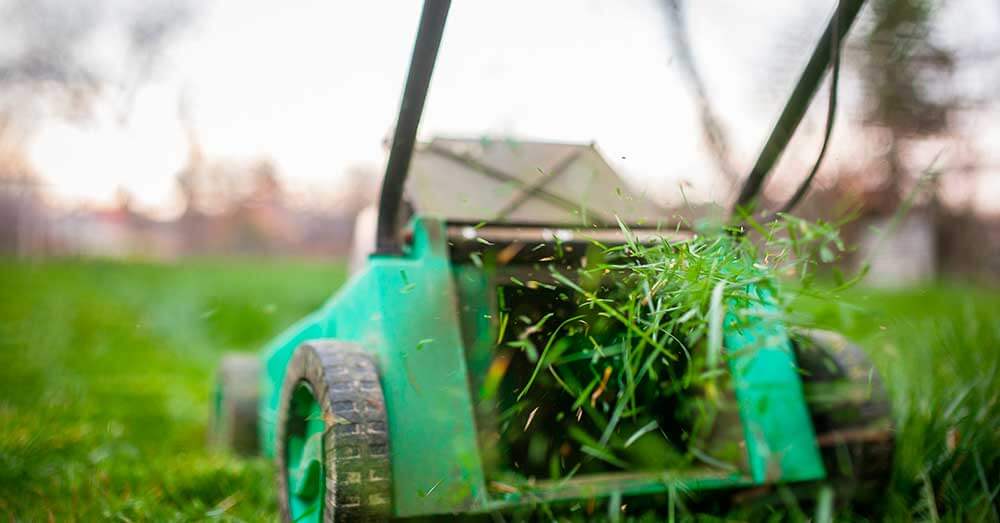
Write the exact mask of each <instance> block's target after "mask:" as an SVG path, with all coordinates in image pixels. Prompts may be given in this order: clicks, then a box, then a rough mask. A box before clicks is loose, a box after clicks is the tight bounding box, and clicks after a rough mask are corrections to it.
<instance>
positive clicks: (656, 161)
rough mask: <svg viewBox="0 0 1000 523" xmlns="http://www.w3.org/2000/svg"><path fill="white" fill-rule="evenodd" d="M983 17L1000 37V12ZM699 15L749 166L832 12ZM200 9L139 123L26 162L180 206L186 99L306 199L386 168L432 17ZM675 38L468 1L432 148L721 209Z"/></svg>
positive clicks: (143, 96) (641, 7)
mask: <svg viewBox="0 0 1000 523" xmlns="http://www.w3.org/2000/svg"><path fill="white" fill-rule="evenodd" d="M973 3H974V4H977V5H979V4H982V5H984V6H985V7H983V8H982V9H981V10H982V11H983V13H985V14H984V16H994V17H995V18H996V19H995V20H994V22H996V23H1000V8H998V9H994V7H996V6H993V5H992V4H990V3H989V2H978V1H977V2H973ZM690 4H692V7H691V8H690V9H689V11H688V16H689V27H690V32H691V35H692V44H693V47H694V50H695V55H696V59H697V61H698V63H699V65H700V67H701V68H702V70H703V74H704V76H705V79H706V81H707V83H708V84H709V89H710V95H711V96H712V98H713V100H714V103H715V104H716V109H717V110H718V111H719V112H720V113H722V114H724V115H725V117H724V123H725V124H726V126H727V127H728V131H729V136H730V137H731V139H732V140H733V141H734V146H735V149H736V156H737V159H738V161H739V162H740V164H741V166H746V165H748V164H749V163H750V162H751V161H752V158H753V155H754V154H755V153H756V152H757V148H758V147H759V146H760V144H761V143H762V141H763V139H764V138H765V135H766V133H767V131H768V129H769V127H770V125H771V124H772V122H773V120H774V118H775V116H776V115H777V112H778V111H779V110H780V107H781V104H782V103H783V100H784V97H785V96H786V93H787V92H788V91H789V90H790V89H791V86H792V84H793V82H794V81H795V79H796V77H797V74H798V72H799V70H800V68H801V66H802V65H803V64H804V62H805V60H806V59H807V56H808V53H809V50H810V47H811V45H812V43H813V42H814V41H815V39H816V38H817V37H818V35H819V32H820V31H821V30H822V27H823V25H824V24H825V22H826V19H827V17H828V16H829V15H830V13H831V12H832V9H833V5H834V2H833V0H812V1H807V2H804V1H802V0H766V1H759V2H745V1H742V2H738V1H724V0H699V1H697V2H690ZM199 5H201V7H199V12H198V16H197V17H196V19H195V22H194V24H193V27H191V28H190V29H189V30H187V31H186V32H185V33H184V34H183V36H182V37H181V38H180V39H178V40H177V41H176V42H175V43H174V44H173V45H172V46H171V47H170V48H168V49H167V51H166V54H165V56H164V57H163V60H162V61H161V63H160V64H159V66H158V68H157V71H156V73H155V75H154V77H153V78H152V79H151V81H149V82H148V83H147V84H146V85H145V86H144V87H143V88H142V89H141V90H140V91H139V93H138V95H137V97H136V100H135V103H134V106H133V108H132V110H131V112H130V116H129V118H128V120H127V122H125V123H122V122H120V121H119V120H118V119H117V117H116V112H115V111H116V109H115V105H114V104H113V103H111V102H110V101H108V102H107V103H102V104H99V105H98V110H97V116H96V118H95V119H94V121H92V122H90V123H88V124H84V125H80V124H70V123H65V122H63V121H61V120H58V119H50V120H46V121H45V122H43V124H42V125H41V127H40V130H39V132H38V133H37V134H36V135H35V137H34V139H33V140H32V143H31V145H30V151H31V157H32V160H33V162H34V164H35V165H36V167H37V169H38V170H39V172H40V173H41V175H42V176H43V177H44V178H45V180H46V181H47V183H48V186H49V187H50V189H51V191H52V193H53V194H54V196H55V197H56V198H57V199H59V200H61V201H74V202H78V201H87V202H92V203H108V202H110V201H112V199H113V196H114V194H115V191H116V190H117V189H118V188H120V187H121V188H125V189H127V190H129V191H130V192H131V193H133V195H134V196H135V197H136V198H137V200H138V202H139V204H140V205H141V206H142V207H144V208H146V209H150V210H161V211H162V210H164V209H170V208H172V207H173V206H174V203H175V198H176V191H175V186H174V177H175V175H176V173H177V171H178V170H179V169H180V168H181V167H182V166H183V165H184V163H185V161H186V159H187V156H186V155H187V147H188V146H187V142H186V138H185V135H184V132H183V128H182V126H181V124H180V122H179V120H178V116H177V115H178V103H179V100H180V99H181V98H182V97H183V98H184V99H186V100H187V103H188V106H189V109H190V114H191V117H192V119H193V121H194V125H195V128H196V130H197V133H198V137H199V140H200V142H201V145H202V147H203V149H204V150H205V151H206V153H207V154H208V155H210V156H212V157H218V158H248V157H249V158H252V157H259V156H266V157H270V158H273V159H274V160H275V162H276V163H277V165H278V167H279V169H280V171H281V173H282V175H283V176H284V177H285V179H286V180H287V181H288V183H289V184H290V185H291V186H292V187H293V188H296V187H298V188H303V187H317V188H318V187H334V186H336V184H337V183H338V181H339V180H340V179H341V176H342V174H343V173H344V172H345V170H346V169H347V168H348V167H350V166H352V165H370V166H373V167H381V165H382V162H383V161H384V152H383V148H382V140H383V138H385V136H386V135H387V133H388V132H389V130H390V129H391V127H392V125H393V123H394V119H395V115H396V111H397V110H398V104H399V98H400V94H401V91H402V85H403V80H404V76H405V69H406V66H407V64H408V61H409V56H410V52H411V50H412V41H413V37H414V34H415V32H416V25H417V20H418V16H419V12H420V2H418V1H415V0H407V1H402V0H396V1H389V0H382V1H364V2H342V1H340V2H337V1H329V0H316V1H299V2H276V1H264V0H241V1H239V2H232V1H218V0H217V1H215V2H211V3H205V4H199ZM973 18H974V19H973V20H972V21H970V22H968V23H970V24H972V25H973V26H975V23H976V22H975V17H973ZM983 27H984V28H985V29H982V30H983V31H987V30H990V28H991V27H992V26H989V25H988V24H987V25H983ZM666 31H667V30H666V19H665V15H664V14H663V13H662V11H660V10H659V9H658V2H657V1H656V0H632V1H629V2H622V1H609V0H608V1H599V0H576V1H572V0H559V1H555V0H549V1H545V2H539V1H528V0H518V1H505V2H489V3H487V2H473V1H471V0H464V1H463V0H459V1H456V2H454V3H453V6H452V12H451V15H450V17H449V20H448V24H447V27H446V29H445V37H444V42H443V45H442V50H441V53H440V55H439V58H438V67H437V69H436V70H435V74H434V77H433V81H432V84H431V93H430V96H429V98H428V102H427V105H426V107H425V112H424V119H423V123H422V126H421V137H423V138H428V137H430V136H433V135H436V134H442V135H452V136H455V135H471V136H481V135H494V136H496V135H500V136H508V135H509V136H513V137H516V138H524V139H543V140H560V141H578V142H591V141H596V142H597V144H598V147H599V148H600V149H601V150H602V151H603V152H604V153H605V154H606V156H608V158H609V159H610V160H611V161H612V162H613V164H614V165H615V166H616V167H618V168H619V169H620V170H621V171H622V172H623V173H624V174H625V175H626V176H627V177H628V179H629V181H630V182H631V183H633V184H634V185H635V186H636V187H637V188H639V189H640V190H642V189H648V190H650V191H652V192H653V193H655V194H657V195H661V196H662V195H664V194H665V193H666V192H672V191H675V189H674V188H675V187H676V185H677V182H678V181H679V180H682V179H684V180H687V181H689V182H693V183H694V184H695V185H696V187H698V188H700V189H701V190H702V191H703V192H704V193H705V194H708V195H709V196H713V195H716V194H721V191H720V189H721V188H720V187H719V186H718V185H717V183H715V182H713V181H712V178H711V176H709V175H708V174H707V173H708V171H709V169H710V167H709V166H710V163H708V162H707V160H706V157H705V151H704V149H703V145H702V141H701V137H700V133H699V130H698V127H697V120H696V115H695V114H694V112H693V104H692V103H691V97H690V95H689V93H688V91H687V89H686V88H685V84H684V83H683V81H682V77H681V76H680V74H679V68H678V67H677V66H676V64H674V63H673V60H672V54H673V52H672V49H671V48H670V45H669V35H668V34H667V32H666ZM994 34H995V33H994ZM107 45H113V44H112V43H108V44H107ZM775 56H778V57H780V60H778V61H777V62H776V60H775V58H774V57H775ZM847 83H848V87H847V88H846V89H847V91H846V94H845V97H846V98H847V99H850V96H851V95H850V86H849V84H850V79H849V78H848V80H847ZM817 105H823V104H817ZM822 117H823V114H822V112H821V111H812V112H811V118H810V119H809V120H807V122H806V125H805V129H804V130H805V131H806V133H805V134H806V139H805V140H802V143H799V144H797V145H798V148H797V150H796V151H792V152H791V157H792V158H793V159H794V158H795V157H796V156H800V157H802V158H806V157H810V158H811V157H812V155H814V154H815V150H816V147H815V146H813V145H814V143H815V137H816V135H817V134H818V133H816V132H815V131H816V130H817V129H819V128H820V126H821V125H822ZM990 129H992V130H991V131H990V132H992V133H993V134H992V135H991V136H992V137H993V138H991V139H994V140H995V139H997V138H998V137H1000V135H998V133H996V128H995V127H991V128H990ZM810 131H813V132H812V133H811V135H810ZM840 142H841V143H840V147H835V148H834V154H833V158H832V161H837V159H838V157H837V155H842V154H843V153H841V152H840V151H845V150H849V148H848V147H847V146H846V145H845V144H847V143H848V142H849V138H847V137H841V139H840ZM799 149H800V150H801V152H797V151H798V150H799ZM841 159H843V158H841ZM664 187H670V189H669V191H664V190H663V188H664Z"/></svg>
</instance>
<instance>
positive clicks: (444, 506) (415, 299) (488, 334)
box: [260, 218, 825, 516]
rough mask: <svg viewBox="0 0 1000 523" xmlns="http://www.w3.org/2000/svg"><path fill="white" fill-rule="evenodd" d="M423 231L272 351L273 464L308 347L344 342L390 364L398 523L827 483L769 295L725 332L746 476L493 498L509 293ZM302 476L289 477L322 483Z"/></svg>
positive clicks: (266, 408)
mask: <svg viewBox="0 0 1000 523" xmlns="http://www.w3.org/2000/svg"><path fill="white" fill-rule="evenodd" d="M412 227H413V230H414V237H413V243H412V246H411V247H410V249H409V250H408V252H406V253H405V254H404V255H403V256H373V257H371V258H370V259H369V262H368V265H367V267H366V268H365V270H364V271H362V272H361V273H359V274H357V275H355V276H354V277H353V278H352V279H351V280H349V281H348V282H347V284H345V286H344V287H343V288H342V289H341V290H340V291H338V293H337V294H336V295H335V296H334V297H333V298H332V299H331V300H329V301H328V302H327V303H326V304H324V305H323V306H322V307H321V308H320V309H319V310H318V311H316V312H315V313H313V314H311V315H310V316H308V317H306V318H305V319H303V320H302V321H301V322H299V323H298V324H296V325H295V326H293V327H292V328H291V329H289V330H288V331H287V332H285V333H284V334H283V335H281V336H280V337H278V338H277V339H276V340H275V341H274V342H273V343H272V344H271V345H269V346H268V347H267V348H266V350H265V351H264V353H263V355H262V357H263V360H264V369H265V372H264V373H263V375H262V377H261V379H262V383H261V392H262V393H261V400H260V401H261V403H260V418H261V419H260V421H261V423H260V430H261V441H262V445H263V450H264V452H265V454H267V455H271V456H273V453H274V448H275V441H274V438H275V430H276V427H275V418H276V416H275V413H276V412H277V408H278V402H279V397H278V395H279V391H280V390H281V387H282V381H283V379H284V373H285V367H286V366H287V364H288V362H289V360H290V359H291V356H292V354H293V352H294V350H295V348H296V347H298V346H299V345H300V344H301V343H303V342H304V341H307V340H310V339H318V338H334V339H339V340H343V341H349V342H353V343H356V344H358V345H359V346H360V347H362V348H364V349H365V350H367V351H369V352H370V353H371V354H373V355H375V356H376V359H377V361H378V363H379V370H380V375H381V380H382V388H383V391H384V394H385V402H386V410H387V416H388V420H389V436H390V449H391V456H392V474H393V505H394V513H395V514H396V515H397V516H418V515H428V514H447V513H461V512H484V511H489V510H495V509H501V508H507V507H511V506H514V505H521V504H534V503H539V502H548V501H564V500H570V499H578V498H592V497H608V496H621V495H625V496H629V495H643V494H653V493H662V492H667V491H669V490H670V489H672V488H677V487H680V488H683V489H688V490H704V489H716V488H736V487H745V486H750V485H755V484H762V483H766V482H775V481H799V480H808V479H818V478H822V477H823V476H824V474H825V472H824V469H823V466H822V462H821V461H820V458H819V453H818V450H817V447H816V443H815V437H814V434H813V429H812V426H811V423H810V420H809V416H808V411H807V410H806V405H805V400H804V397H803V394H802V386H801V383H800V381H799V377H798V375H797V373H796V369H795V361H794V356H793V354H792V352H791V347H790V342H789V340H788V336H787V333H786V332H785V328H784V326H783V325H782V323H781V321H780V319H779V318H778V317H777V316H776V315H775V314H774V313H773V312H774V311H773V309H772V308H771V307H770V306H768V305H766V303H768V295H767V294H766V293H765V292H764V291H761V290H759V289H755V290H752V292H754V293H757V296H758V297H759V298H760V299H761V300H762V301H763V302H764V303H765V305H758V306H756V307H755V308H751V309H750V310H751V314H750V315H749V316H748V317H742V318H737V317H736V316H735V315H732V314H730V315H729V316H727V319H726V324H725V330H724V341H725V347H726V349H727V351H728V354H729V355H730V370H731V383H732V385H733V387H734V390H735V392H736V401H737V407H738V411H739V414H740V423H741V425H742V429H743V431H742V432H743V433H744V437H745V441H744V442H743V443H744V445H745V448H746V453H747V457H748V465H747V469H746V470H741V471H737V472H735V473H733V472H727V473H721V474H720V473H719V472H718V471H708V470H705V469H687V470H675V471H663V472H662V473H652V474H648V473H642V474H630V473H618V474H603V475H600V476H581V477H577V478H573V479H571V480H568V481H566V480H562V481H551V482H538V483H537V484H535V485H534V486H533V487H532V488H531V489H530V490H528V491H518V492H506V493H490V492H489V491H488V490H487V488H486V480H487V478H488V475H487V471H488V470H491V469H490V467H492V466H493V465H494V463H495V460H494V459H492V458H493V457H492V455H491V451H492V448H491V446H490V445H488V444H485V443H484V444H482V445H480V444H479V443H478V442H477V437H478V432H477V428H482V427H477V419H478V420H479V423H480V424H481V423H484V421H483V420H484V419H488V417H484V416H483V414H484V413H483V412H478V413H477V412H476V410H475V409H476V408H480V409H482V408H483V407H482V405H483V403H482V402H481V400H482V398H481V397H480V385H481V384H482V382H483V379H484V378H485V373H486V372H487V370H488V367H489V363H490V360H491V358H492V355H493V350H494V337H495V331H494V329H495V325H494V324H493V322H492V320H490V319H489V318H490V317H495V314H493V312H494V309H495V306H496V304H495V301H496V294H495V290H494V289H491V288H490V284H489V281H490V280H489V278H488V275H487V272H488V270H489V266H488V264H487V266H486V267H485V268H481V267H475V266H472V265H454V266H453V265H452V263H451V262H450V260H449V258H448V252H447V240H446V238H445V228H444V225H443V224H442V223H441V222H439V221H435V220H430V219H425V218H418V219H416V220H415V221H414V222H413V224H412ZM463 326H464V329H463ZM463 334H464V338H463ZM477 414H478V416H477ZM304 450H305V448H304V447H303V451H304ZM299 463H300V464H299V465H298V466H296V468H295V470H289V474H293V473H294V474H297V476H296V477H298V478H301V477H303V476H307V475H308V474H311V473H312V472H309V470H307V469H308V467H306V469H303V468H302V467H301V461H300V462H299Z"/></svg>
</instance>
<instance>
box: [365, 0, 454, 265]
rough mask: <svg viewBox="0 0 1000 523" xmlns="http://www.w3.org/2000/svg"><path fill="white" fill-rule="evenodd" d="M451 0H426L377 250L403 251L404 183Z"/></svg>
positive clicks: (381, 205)
mask: <svg viewBox="0 0 1000 523" xmlns="http://www.w3.org/2000/svg"><path fill="white" fill-rule="evenodd" d="M450 6H451V0H425V1H424V8H423V12H422V13H421V15H420V26H419V28H418V29H417V40H416V42H414V44H413V56H412V58H410V72H409V74H408V75H407V77H406V87H404V88H403V101H402V103H401V104H400V106H399V116H398V117H397V119H396V130H395V131H394V132H393V136H392V146H391V148H390V149H389V161H388V162H387V164H386V166H385V178H383V179H382V192H381V195H380V196H379V202H378V226H377V228H376V231H375V253H376V254H387V255H396V254H401V253H402V241H401V239H400V223H399V220H400V207H401V206H402V201H403V184H404V183H405V182H406V173H407V171H409V169H410V159H411V158H412V157H413V146H414V145H415V144H416V140H417V126H419V125H420V115H421V114H422V113H423V112H424V101H425V100H426V99H427V87H428V86H429V85H430V82H431V73H433V72H434V62H435V60H437V53H438V48H439V47H440V46H441V35H442V33H444V23H445V20H446V19H447V18H448V8H449V7H450Z"/></svg>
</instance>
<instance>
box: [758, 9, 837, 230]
mask: <svg viewBox="0 0 1000 523" xmlns="http://www.w3.org/2000/svg"><path fill="white" fill-rule="evenodd" d="M835 18H839V17H835ZM835 23H839V21H838V22H835ZM830 46H831V49H830V53H831V54H832V55H833V67H832V72H831V76H830V101H829V103H828V104H827V109H826V110H827V113H826V130H825V131H824V134H823V145H822V146H821V147H820V150H819V156H817V157H816V163H814V164H813V166H812V170H811V171H809V175H808V176H806V178H805V179H804V180H802V183H800V184H799V187H798V188H797V189H796V190H795V193H794V194H793V195H792V197H791V198H789V199H788V201H786V202H785V204H784V205H782V206H781V208H780V209H779V210H778V212H776V213H775V214H774V215H773V216H772V217H771V219H773V218H775V217H776V216H777V215H778V214H782V213H788V212H791V210H792V209H794V208H795V206H796V205H798V204H799V202H801V201H802V198H804V197H805V195H806V193H807V192H809V186H810V185H812V182H813V179H814V178H816V173H817V172H819V167H820V165H822V164H823V158H824V157H826V150H827V147H828V146H829V145H830V136H831V135H832V134H833V125H834V123H835V122H836V120H837V85H838V84H839V80H840V41H839V38H838V36H837V31H833V32H832V33H831V38H830ZM767 221H770V219H768V220H767Z"/></svg>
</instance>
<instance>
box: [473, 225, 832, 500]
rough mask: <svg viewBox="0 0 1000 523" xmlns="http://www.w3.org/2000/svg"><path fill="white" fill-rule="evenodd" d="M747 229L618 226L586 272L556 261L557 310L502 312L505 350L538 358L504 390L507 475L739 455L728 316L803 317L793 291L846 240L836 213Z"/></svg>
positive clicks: (713, 462) (730, 461) (552, 475)
mask: <svg viewBox="0 0 1000 523" xmlns="http://www.w3.org/2000/svg"><path fill="white" fill-rule="evenodd" d="M751 228H752V232H751V234H743V233H742V231H734V230H730V229H725V228H717V229H715V230H714V231H707V232H706V231H701V232H700V233H699V234H696V235H694V236H692V237H691V238H689V239H685V240H679V241H678V240H668V239H666V238H659V239H657V240H656V241H654V242H640V241H638V239H637V238H636V236H635V235H634V234H633V233H632V231H630V230H629V229H628V228H627V227H626V226H625V225H621V229H622V233H623V234H624V237H625V242H624V243H623V244H621V245H617V246H612V247H607V246H604V245H601V244H596V243H595V245H594V247H595V248H592V249H591V250H590V252H589V253H588V257H587V258H590V259H589V260H588V259H587V258H584V260H583V261H582V263H581V265H582V267H581V268H580V269H579V270H578V272H577V273H575V274H574V273H570V272H568V271H566V270H565V265H563V267H564V268H563V270H559V269H558V267H559V265H558V264H554V265H551V266H550V267H551V269H550V270H551V271H552V274H551V276H552V279H553V280H554V282H555V283H556V288H555V289H550V290H548V291H547V292H549V293H550V298H552V299H554V300H556V301H560V302H562V303H563V304H564V305H567V306H566V307H562V308H561V310H562V312H561V313H560V312H559V310H557V309H559V307H553V308H550V309H549V310H547V311H546V309H539V310H538V311H537V316H536V317H532V316H531V315H526V314H521V315H518V316H517V317H516V319H513V320H511V321H509V322H508V321H507V320H508V319H510V318H508V317H503V314H504V311H503V310H501V323H502V324H503V325H504V326H505V327H506V328H507V331H508V332H507V335H506V337H504V335H501V338H503V339H502V340H501V344H502V345H503V346H502V347H501V351H500V356H498V357H502V358H509V357H510V356H509V353H510V352H516V351H522V352H523V356H524V358H523V359H525V360H527V361H528V362H529V366H528V367H527V368H526V372H524V373H522V374H521V375H518V376H517V377H511V376H508V378H507V380H506V381H507V383H508V385H507V387H508V388H507V389H506V390H501V391H499V392H500V394H499V395H497V397H499V398H504V399H501V400H499V406H500V407H501V416H500V426H499V430H500V433H501V434H502V435H503V436H504V438H505V440H506V441H508V442H510V445H511V449H508V452H511V453H512V454H514V455H515V456H516V457H515V458H514V462H513V464H512V465H513V467H512V468H513V470H511V474H512V477H510V478H504V480H505V481H513V482H518V481H520V480H524V479H525V478H528V480H529V481H530V480H532V479H536V478H538V479H564V478H567V477H571V476H573V475H574V474H578V473H582V472H607V471H614V470H630V471H636V470H661V471H662V470H664V469H681V468H685V467H689V466H692V465H703V466H708V467H712V468H716V469H720V470H736V469H737V468H738V467H739V466H740V465H741V460H742V450H741V449H740V448H739V446H738V443H739V441H740V440H741V433H739V432H738V431H739V423H738V414H737V413H736V410H735V403H734V396H733V393H732V390H731V388H730V387H729V386H728V384H729V383H728V370H727V369H728V367H727V357H728V355H727V352H726V347H725V344H724V331H725V328H724V327H725V324H726V322H736V323H739V322H741V321H750V320H751V319H752V317H753V316H754V315H760V314H762V313H766V314H776V315H779V316H780V318H781V319H782V321H783V323H784V324H785V325H786V326H789V327H794V326H798V325H802V324H804V323H808V319H807V318H804V317H800V316H798V315H796V314H792V311H791V310H790V307H789V302H790V300H791V299H793V298H794V297H795V296H799V295H801V294H802V293H812V292H815V291H814V290H813V285H812V283H813V281H814V278H815V275H816V273H817V268H818V266H819V265H821V264H824V263H830V262H833V261H835V260H836V259H837V258H838V257H839V255H840V254H841V253H842V252H843V251H844V245H843V243H842V241H841V239H840V236H839V233H838V224H832V223H826V222H816V223H813V222H807V221H804V220H801V219H797V218H794V217H791V216H781V217H780V218H779V219H777V220H776V221H774V222H772V223H770V224H768V225H767V226H760V225H759V224H751ZM592 253H597V256H593V254H592ZM594 258H597V259H594ZM833 277H834V278H835V279H836V280H837V282H838V283H839V284H841V285H846V284H848V283H849V282H844V281H843V278H842V277H841V276H840V273H839V272H836V271H834V273H833ZM827 288H829V287H828V286H827ZM525 292H528V291H527V290H525ZM827 292H828V291H827ZM554 296H557V297H554ZM534 299H535V300H537V301H545V300H544V298H542V299H539V298H538V296H537V295H536V297H535V298H534ZM501 307H502V308H503V305H502V306H501ZM565 311H571V312H565ZM762 311H765V312H762ZM507 314H508V316H510V315H511V314H512V313H511V311H507ZM511 326H514V327H511ZM735 326H736V327H738V325H735ZM730 327H733V326H730ZM505 351H507V352H505ZM489 394H490V395H494V394H495V391H490V392H489ZM726 419H729V420H730V421H735V423H734V422H725V420H726ZM734 427H735V429H736V430H737V432H736V433H733V432H732V431H733V430H734ZM727 431H729V432H727ZM734 436H735V437H734Z"/></svg>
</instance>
